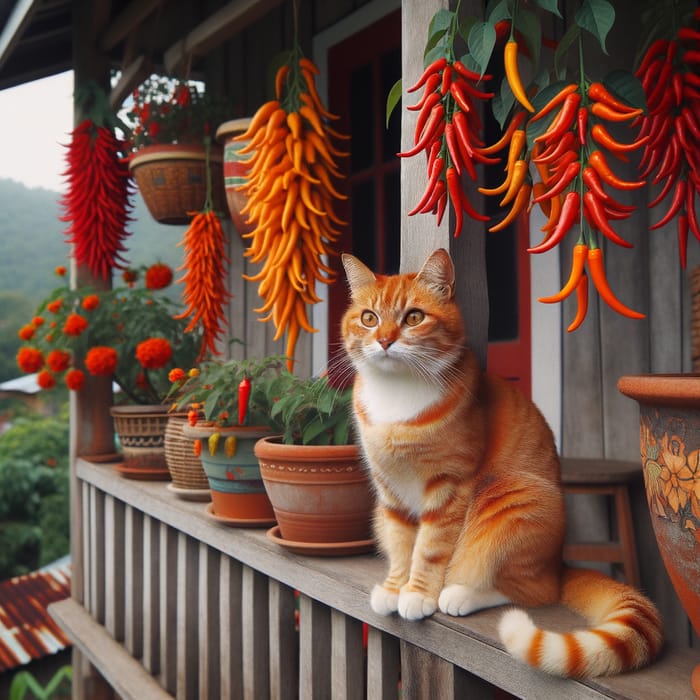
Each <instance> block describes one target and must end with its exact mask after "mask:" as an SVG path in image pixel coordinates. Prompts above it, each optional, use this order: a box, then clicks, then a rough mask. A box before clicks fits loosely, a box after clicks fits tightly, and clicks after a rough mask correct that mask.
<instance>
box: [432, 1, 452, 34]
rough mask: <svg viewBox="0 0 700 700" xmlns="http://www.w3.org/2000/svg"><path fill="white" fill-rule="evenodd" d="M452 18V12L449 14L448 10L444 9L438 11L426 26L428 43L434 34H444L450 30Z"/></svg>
mask: <svg viewBox="0 0 700 700" xmlns="http://www.w3.org/2000/svg"><path fill="white" fill-rule="evenodd" d="M454 16H455V15H454V12H450V10H448V9H446V8H444V7H443V8H441V9H440V10H438V11H437V12H436V13H435V14H434V15H433V18H432V19H431V20H430V24H429V26H428V41H430V40H431V39H432V38H433V36H435V34H438V33H439V34H444V33H445V32H446V31H447V30H448V29H449V28H450V25H451V24H452V20H453V19H454Z"/></svg>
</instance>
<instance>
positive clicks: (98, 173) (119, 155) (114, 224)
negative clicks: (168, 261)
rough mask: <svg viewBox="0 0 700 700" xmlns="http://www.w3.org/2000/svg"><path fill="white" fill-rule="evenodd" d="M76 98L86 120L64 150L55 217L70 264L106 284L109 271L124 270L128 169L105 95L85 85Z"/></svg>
mask: <svg viewBox="0 0 700 700" xmlns="http://www.w3.org/2000/svg"><path fill="white" fill-rule="evenodd" d="M77 99H78V101H79V102H82V103H83V104H82V106H83V111H84V112H85V113H86V114H87V116H86V117H85V119H83V121H82V122H81V123H80V124H78V126H77V127H76V128H75V129H74V130H73V131H72V133H71V140H70V143H69V144H68V146H67V149H68V151H67V153H66V163H67V169H66V171H65V172H64V175H65V177H66V182H67V192H66V194H65V195H64V196H63V198H62V200H61V205H62V207H63V210H64V212H65V213H64V214H63V216H61V217H60V218H61V221H65V222H67V223H68V224H69V226H68V228H67V230H66V232H65V235H66V242H67V243H68V244H70V245H72V246H73V257H74V258H75V261H76V263H77V264H78V265H85V266H87V268H88V269H89V271H90V273H91V274H92V275H93V276H94V277H96V278H101V279H103V280H108V279H110V278H111V275H112V270H113V269H114V268H119V269H121V268H124V267H125V266H126V260H125V259H124V257H123V256H122V253H124V252H125V251H126V247H125V245H124V240H125V239H126V237H127V236H128V235H129V233H128V231H127V230H126V227H127V225H128V224H129V222H130V221H131V218H130V212H131V205H130V203H129V169H128V166H127V164H126V163H125V161H124V159H123V152H124V144H123V143H122V142H121V141H120V140H119V139H117V137H116V136H115V135H114V126H115V123H114V117H113V114H112V112H111V110H110V108H109V105H108V102H107V97H106V95H105V94H104V93H103V92H102V91H101V90H100V89H99V88H98V87H97V86H95V85H94V84H92V83H91V84H88V85H87V86H86V87H85V89H84V92H83V93H82V94H81V95H78V96H77Z"/></svg>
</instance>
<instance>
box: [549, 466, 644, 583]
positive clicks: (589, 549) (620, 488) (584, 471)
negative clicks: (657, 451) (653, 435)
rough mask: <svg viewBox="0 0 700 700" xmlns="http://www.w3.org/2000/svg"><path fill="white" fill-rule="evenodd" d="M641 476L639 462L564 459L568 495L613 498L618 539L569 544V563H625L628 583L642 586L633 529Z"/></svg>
mask: <svg viewBox="0 0 700 700" xmlns="http://www.w3.org/2000/svg"><path fill="white" fill-rule="evenodd" d="M641 476H642V467H641V465H640V463H639V462H625V461H621V460H611V459H603V458H601V459H582V458H576V457H575V458H570V457H562V459H561V480H562V487H563V489H564V493H571V494H577V493H589V494H596V495H602V496H611V497H612V500H613V503H614V508H615V519H616V522H617V536H618V540H617V541H615V540H611V541H608V542H577V543H571V544H565V545H564V560H565V561H567V560H574V561H602V562H609V563H617V564H621V565H622V568H623V571H624V574H625V581H626V582H627V583H629V584H630V585H632V586H635V587H637V588H638V587H639V565H638V563H637V549H636V545H635V541H634V529H633V526H632V511H631V508H630V496H629V487H630V485H631V484H633V483H635V481H637V480H638V479H640V478H641Z"/></svg>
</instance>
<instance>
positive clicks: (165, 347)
mask: <svg viewBox="0 0 700 700" xmlns="http://www.w3.org/2000/svg"><path fill="white" fill-rule="evenodd" d="M172 356H173V348H172V346H171V345H170V341H169V340H168V339H167V338H147V339H146V340H144V341H143V342H141V343H139V344H138V345H137V346H136V359H137V360H138V361H139V362H140V363H141V366H142V367H144V368H145V369H161V368H162V367H165V365H167V364H168V362H169V361H170V358H171V357H172Z"/></svg>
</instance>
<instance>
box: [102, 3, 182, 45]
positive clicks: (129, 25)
mask: <svg viewBox="0 0 700 700" xmlns="http://www.w3.org/2000/svg"><path fill="white" fill-rule="evenodd" d="M167 1H168V0H132V2H131V3H130V4H129V5H127V6H126V8H125V9H124V10H123V11H122V12H121V13H120V14H119V15H117V16H116V17H115V18H114V19H113V20H112V21H111V22H110V23H109V26H108V27H107V29H106V31H105V32H104V34H103V35H102V37H101V38H100V41H99V46H100V48H101V49H102V50H103V51H110V50H111V49H113V48H114V47H115V46H116V45H117V44H118V43H119V42H120V41H122V40H123V39H125V38H126V37H127V36H129V34H130V33H131V32H133V31H134V30H135V29H136V28H137V27H138V26H139V25H140V24H141V23H142V22H143V21H144V20H145V19H146V18H147V17H148V16H149V15H150V14H151V13H152V12H154V11H155V10H157V9H158V8H159V7H161V6H162V5H164V4H165V3H166V2H167Z"/></svg>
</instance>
